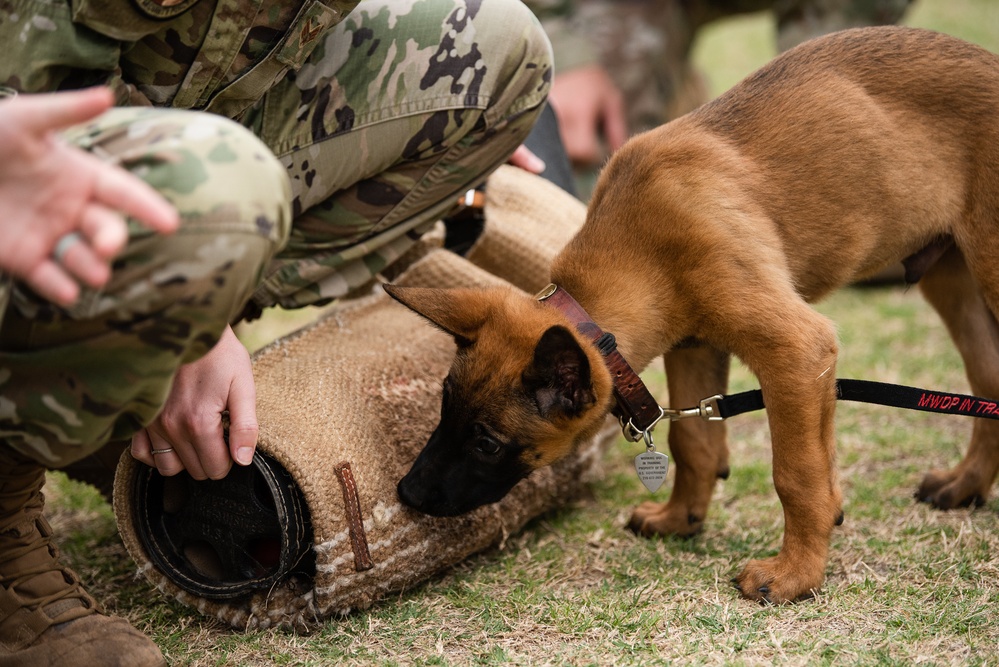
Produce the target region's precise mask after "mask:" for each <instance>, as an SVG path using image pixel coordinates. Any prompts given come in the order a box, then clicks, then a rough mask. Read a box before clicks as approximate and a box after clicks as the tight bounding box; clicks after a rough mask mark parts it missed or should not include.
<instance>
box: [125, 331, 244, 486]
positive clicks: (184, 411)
mask: <svg viewBox="0 0 999 667" xmlns="http://www.w3.org/2000/svg"><path fill="white" fill-rule="evenodd" d="M256 401H257V393H256V387H255V386H254V383H253V370H252V367H251V365H250V354H249V353H248V352H247V351H246V348H245V347H243V344H242V343H240V342H239V339H238V338H237V337H236V334H234V333H233V331H232V328H231V327H226V330H225V331H224V332H223V333H222V336H221V338H219V342H218V343H216V344H215V347H213V348H212V349H211V350H210V351H209V352H208V354H206V355H205V356H203V357H202V358H201V359H198V360H197V361H195V362H192V363H190V364H186V365H184V366H181V368H180V370H179V371H178V372H177V376H176V377H175V378H174V381H173V388H172V389H171V390H170V396H169V397H168V398H167V401H166V404H164V406H163V410H162V411H161V412H160V414H159V415H158V416H157V417H156V419H154V420H153V422H152V423H151V424H149V425H148V426H147V427H146V428H145V429H144V430H142V431H139V432H138V433H136V434H135V435H134V436H133V437H132V456H133V457H134V458H135V459H137V460H139V461H142V462H143V463H145V464H146V465H149V466H152V467H154V468H157V469H158V470H159V471H160V473H161V474H163V475H167V476H169V475H176V474H177V473H179V472H180V471H182V470H187V472H188V473H190V475H191V477H193V478H194V479H222V478H223V477H225V476H226V475H227V474H228V473H229V469H230V468H231V467H232V462H233V461H236V463H238V464H240V465H249V464H250V462H251V461H252V460H253V452H254V450H255V448H256V445H257V430H258V429H257V406H256ZM226 410H228V411H229V446H228V447H226V444H225V440H224V439H223V431H222V413H223V412H224V411H226Z"/></svg>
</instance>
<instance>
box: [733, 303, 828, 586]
mask: <svg viewBox="0 0 999 667" xmlns="http://www.w3.org/2000/svg"><path fill="white" fill-rule="evenodd" d="M775 321H777V322H780V323H781V324H782V325H783V326H784V327H785V330H783V331H774V330H772V329H771V330H769V331H765V330H764V331H761V332H759V334H760V335H758V336H757V337H755V338H753V339H752V340H753V341H754V344H753V345H752V346H751V347H750V348H749V349H745V350H744V352H743V353H741V354H740V356H742V358H743V359H744V360H745V361H746V363H747V364H748V365H749V366H750V368H752V369H753V371H754V372H755V373H756V376H757V378H758V379H759V381H760V386H761V388H762V390H763V400H764V402H765V403H766V406H767V416H768V419H769V423H770V436H771V441H772V447H773V474H774V486H775V487H776V489H777V495H778V496H779V497H780V500H781V504H782V506H783V509H784V543H783V545H782V546H781V550H780V552H779V553H778V554H777V555H776V556H775V557H773V558H767V559H763V560H754V561H750V562H749V563H748V564H747V565H746V567H745V569H743V571H742V572H741V573H740V574H739V576H738V577H737V578H736V585H737V586H738V587H739V590H740V591H741V592H742V594H743V595H744V596H745V597H747V598H749V599H752V600H757V601H759V602H772V603H781V602H789V601H793V600H798V599H802V598H806V597H810V596H811V594H812V593H813V591H815V590H817V589H818V588H819V587H820V586H821V585H822V582H823V580H824V579H825V567H826V561H827V559H828V552H829V540H830V537H831V534H832V530H833V527H834V526H835V525H837V524H838V523H840V522H841V521H842V495H841V492H840V489H839V484H838V480H837V476H836V471H835V452H834V425H833V414H834V412H835V405H836V373H835V358H836V338H835V333H834V329H833V326H832V324H831V323H830V322H829V321H828V320H826V319H825V318H823V317H822V316H820V315H818V313H815V312H814V311H812V310H811V309H810V308H808V307H807V306H806V305H805V304H804V303H801V304H800V307H798V308H796V309H795V312H794V313H790V312H789V313H787V316H786V317H784V318H775ZM761 343H762V344H761Z"/></svg>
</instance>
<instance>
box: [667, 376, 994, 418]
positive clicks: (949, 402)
mask: <svg viewBox="0 0 999 667" xmlns="http://www.w3.org/2000/svg"><path fill="white" fill-rule="evenodd" d="M836 398H837V399H839V400H841V401H858V402H860V403H875V404H877V405H887V406H891V407H893V408H905V409H907V410H923V411H925V412H941V413H944V414H950V415H964V416H967V417H984V418H987V419H999V402H997V401H992V400H989V399H986V398H979V397H978V396H967V395H965V394H950V393H943V392H939V391H929V390H927V389H919V388H917V387H906V386H904V385H899V384H888V383H885V382H872V381H869V380H843V379H838V380H836ZM764 407H765V406H764V405H763V392H761V391H760V390H759V389H753V390H750V391H743V392H740V393H738V394H729V395H726V396H715V397H712V398H707V399H704V401H701V408H691V409H690V411H691V412H693V411H698V412H700V413H701V414H700V415H699V416H702V417H704V418H707V419H728V418H729V417H734V416H735V415H741V414H742V413H744V412H752V411H754V410H762V409H763V408H764ZM705 411H707V412H708V413H709V414H704V412H705ZM682 412H688V411H687V410H684V411H682Z"/></svg>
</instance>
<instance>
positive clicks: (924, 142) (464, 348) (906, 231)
mask: <svg viewBox="0 0 999 667" xmlns="http://www.w3.org/2000/svg"><path fill="white" fill-rule="evenodd" d="M997 223H999V57H997V56H995V55H993V54H991V53H989V52H987V51H984V50H982V49H980V48H977V47H975V46H972V45H970V44H967V43H965V42H962V41H959V40H957V39H954V38H952V37H948V36H945V35H940V34H936V33H932V32H927V31H920V30H915V29H906V28H897V27H886V28H867V29H857V30H849V31H845V32H841V33H837V34H834V35H831V36H827V37H823V38H819V39H816V40H813V41H810V42H807V43H805V44H803V45H801V46H799V47H798V48H795V49H793V50H791V51H789V52H787V53H785V54H784V55H782V56H780V57H778V58H776V59H775V60H773V61H772V62H771V63H770V64H768V65H767V66H765V67H763V68H762V69H761V70H759V71H758V72H756V73H755V74H753V75H751V76H750V77H749V78H747V79H746V80H745V81H743V82H742V83H740V84H739V85H737V86H736V87H735V88H733V89H732V90H731V91H729V92H728V93H726V94H725V95H723V96H722V97H720V98H719V99H717V100H716V101H714V102H711V103H709V104H707V105H705V106H703V107H701V108H700V109H698V110H696V111H694V112H693V113H690V114H688V115H686V116H684V117H682V118H680V119H678V120H676V121H674V122H671V123H669V124H667V125H665V126H663V127H660V128H658V129H656V130H653V131H651V132H648V133H645V134H642V135H639V136H637V137H635V138H634V139H632V140H631V141H630V142H629V143H628V144H627V145H626V146H625V147H624V148H622V149H621V150H620V151H618V152H617V153H616V154H615V155H614V156H613V157H612V158H611V160H610V161H609V162H608V164H607V165H606V167H605V169H604V170H603V173H602V175H601V177H600V179H599V182H598V185H597V187H596V190H595V192H594V194H593V198H592V201H591V204H590V206H589V209H588V214H587V220H586V224H585V225H584V226H583V228H582V229H581V230H580V232H579V233H578V235H577V236H576V237H575V238H574V239H573V240H572V241H571V242H570V243H569V244H568V245H567V246H566V248H565V249H564V250H563V251H562V252H561V254H560V255H559V256H558V258H557V259H556V260H555V262H554V264H553V266H552V272H551V273H552V281H553V282H554V283H555V284H557V285H558V286H560V287H561V288H563V289H564V290H566V291H567V292H568V293H569V294H571V295H572V296H574V297H575V298H576V300H577V301H578V302H579V303H580V304H582V306H583V307H584V308H585V309H586V311H588V313H589V315H590V316H591V317H592V319H593V321H595V322H596V323H598V324H599V325H600V327H602V328H603V329H604V330H607V331H611V332H613V334H615V335H616V337H617V344H618V349H619V350H620V351H621V353H622V354H623V355H624V357H625V358H626V359H628V360H629V362H630V363H631V365H632V366H633V367H634V368H635V369H636V370H641V369H643V368H645V367H646V365H647V364H649V363H650V362H651V361H652V360H653V359H654V358H655V357H656V356H658V355H660V354H664V355H665V365H666V373H667V378H668V388H669V395H670V400H671V403H672V404H673V405H675V406H681V407H684V406H687V405H691V404H696V403H697V402H698V400H700V399H702V398H704V397H706V396H711V395H713V394H718V393H723V392H724V390H725V385H726V381H727V374H728V363H729V355H730V354H734V355H736V356H737V357H739V358H740V359H741V360H742V361H743V362H744V363H745V364H746V365H747V366H748V367H749V368H750V369H751V370H752V371H753V373H755V375H756V376H757V378H758V380H759V382H760V385H761V388H762V391H763V397H764V400H765V403H766V406H767V413H768V418H769V424H770V432H771V438H772V446H773V477H774V485H775V486H776V489H777V493H778V495H779V497H780V500H781V503H782V505H783V509H784V522H785V533H784V542H783V545H782V547H781V550H780V552H779V553H778V554H777V556H775V557H773V558H767V559H764V560H753V561H750V562H749V563H748V564H747V565H746V567H745V568H744V569H743V571H742V572H741V573H740V574H739V575H738V577H737V578H736V584H737V586H738V587H739V589H740V591H741V592H742V594H743V595H744V596H745V597H747V598H751V599H754V600H761V601H770V602H783V601H788V600H795V599H798V598H802V597H806V596H808V595H810V593H811V592H812V591H814V590H815V589H818V588H819V586H820V585H821V584H822V582H823V579H824V572H825V566H826V562H827V555H828V548H829V540H830V534H831V532H832V530H833V527H834V526H835V525H837V523H838V522H839V521H840V520H841V519H842V512H841V505H842V497H841V493H840V489H839V485H838V481H837V477H836V471H835V467H834V446H833V441H834V428H833V411H834V406H835V404H836V395H835V392H836V389H835V368H834V367H835V363H836V354H837V342H836V332H835V329H834V326H833V324H832V323H831V322H830V321H828V320H827V319H826V318H825V317H823V316H822V315H819V314H818V313H817V312H816V311H815V310H813V309H812V308H811V307H810V306H809V305H808V304H809V303H810V302H814V301H816V300H818V299H820V298H822V297H823V296H825V295H826V294H828V293H829V292H830V291H831V290H833V289H835V288H837V287H840V286H842V285H845V284H848V283H850V282H852V281H855V280H858V279H861V278H863V277H865V276H870V275H872V274H874V273H875V272H877V271H879V270H881V269H883V268H884V267H886V266H888V265H890V264H892V263H895V262H899V261H901V260H905V264H906V267H907V269H908V276H909V278H910V280H913V281H917V280H918V281H919V285H920V288H921V290H922V292H923V294H924V295H925V297H926V299H927V300H928V301H929V302H930V303H931V304H932V305H933V307H934V308H935V309H936V310H937V311H938V312H939V313H940V315H941V316H942V318H943V320H944V321H945V322H946V324H947V327H948V328H949V330H950V332H951V335H952V337H953V338H954V340H955V342H956V344H957V347H958V348H959V349H960V352H961V354H962V356H963V358H964V361H965V365H966V368H967V375H968V379H969V380H970V384H971V387H972V390H973V391H974V392H975V393H977V394H980V395H983V396H987V397H992V398H999V326H997V324H996V319H995V317H994V315H995V314H996V313H999V225H997ZM920 279H921V280H920ZM388 289H389V292H390V294H392V296H394V297H395V298H396V299H398V300H399V301H401V302H402V303H404V304H405V305H407V306H409V307H410V308H412V309H413V310H415V311H417V312H419V313H421V314H422V315H424V316H425V317H426V318H428V319H429V320H430V321H432V322H434V323H435V324H437V325H438V326H440V327H441V328H443V329H444V330H446V331H448V332H450V333H451V334H453V335H454V337H455V339H456V341H457V343H458V351H457V354H456V357H455V360H454V363H453V366H452V367H451V370H450V374H449V375H448V377H447V379H446V380H445V382H444V395H443V407H442V413H441V422H440V425H439V426H438V428H437V430H436V432H435V433H434V434H433V436H432V437H431V439H430V441H429V443H428V444H427V446H426V448H425V449H424V451H423V452H422V453H421V454H420V456H419V457H418V460H417V461H416V463H415V464H414V466H413V468H412V470H411V471H410V472H409V474H408V475H407V476H406V477H405V478H404V479H403V480H402V482H401V483H400V485H399V492H400V497H401V498H402V500H403V501H404V502H406V503H407V504H409V505H411V506H413V507H415V508H417V509H419V510H422V511H424V512H427V513H430V514H436V515H449V514H457V513H461V512H464V511H467V510H469V509H472V508H473V507H476V506H478V505H481V504H483V503H487V502H492V501H494V500H496V499H498V498H500V497H502V496H503V495H504V494H505V493H506V492H507V491H508V490H509V489H510V488H511V487H512V486H513V484H515V483H516V482H517V480H519V479H520V478H522V477H523V476H525V475H527V474H528V473H529V472H530V471H531V470H534V469H536V468H538V467H540V466H543V465H547V464H549V463H551V462H552V461H555V460H557V459H559V458H561V457H563V456H565V455H566V454H567V453H568V452H569V451H571V450H572V448H573V446H574V445H575V444H576V443H577V442H578V441H580V440H581V439H582V438H585V437H588V436H589V435H590V434H592V433H593V432H594V431H595V430H596V429H598V428H599V427H600V425H601V423H602V422H603V420H604V417H605V415H606V414H607V412H608V410H609V409H610V407H611V403H612V398H611V396H612V391H611V385H612V379H611V377H610V374H609V372H608V370H607V368H606V367H605V365H604V362H603V361H602V357H601V353H600V352H599V351H598V349H597V348H596V346H595V345H594V344H593V343H592V342H591V341H590V339H589V338H588V337H585V336H582V335H580V334H579V332H577V331H575V330H574V327H573V325H572V323H571V322H570V320H569V319H567V318H566V317H565V316H564V315H563V314H562V313H561V312H560V311H558V310H557V309H555V308H553V307H550V306H548V305H546V304H543V303H538V302H537V301H534V300H532V299H530V298H527V297H525V296H524V295H522V294H518V293H515V292H513V291H505V290H502V289H495V290H451V291H449V290H433V289H416V288H412V289H401V288H392V287H389V288H388ZM669 445H670V449H671V450H672V454H673V457H674V460H675V462H676V479H675V484H674V488H673V492H672V495H671V497H670V499H669V502H667V503H665V504H659V503H654V502H646V503H644V504H642V505H640V506H639V507H638V508H637V509H636V510H635V511H634V515H633V517H632V519H631V526H632V528H633V529H635V530H636V531H638V532H640V533H641V534H643V535H652V534H675V535H690V534H693V533H695V532H696V531H698V530H699V529H700V528H701V526H702V524H703V522H704V519H705V516H706V514H707V510H708V503H709V501H710V499H711V494H712V489H713V488H714V485H715V480H716V479H717V478H718V477H725V476H726V474H727V473H728V450H727V445H726V440H725V431H724V427H723V426H722V425H721V424H718V423H706V422H702V421H699V420H687V421H678V422H675V423H673V424H671V427H670V432H669ZM997 465H999V430H997V423H996V422H993V421H988V420H976V423H975V425H974V432H973V435H972V440H971V447H970V450H969V452H968V454H967V456H966V457H965V459H964V460H963V461H962V462H961V463H960V464H959V465H958V466H957V467H956V468H954V469H953V470H950V471H935V472H930V473H929V474H927V475H926V477H925V479H924V480H923V482H922V485H921V487H920V489H919V491H918V497H919V498H920V499H922V500H924V501H927V502H930V503H932V504H933V505H935V506H937V507H940V508H944V509H946V508H951V507H957V506H962V505H968V504H971V503H981V502H982V501H983V499H984V498H986V497H987V495H988V492H989V488H990V487H991V485H992V482H993V480H994V478H995V476H996V471H997Z"/></svg>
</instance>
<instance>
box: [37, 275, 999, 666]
mask: <svg viewBox="0 0 999 667" xmlns="http://www.w3.org/2000/svg"><path fill="white" fill-rule="evenodd" d="M822 310H823V312H825V313H826V314H828V315H829V316H830V317H832V318H833V319H835V320H836V321H837V322H839V324H840V328H841V339H842V348H843V355H842V360H841V363H840V367H839V375H840V376H841V377H864V378H872V379H880V380H886V381H895V382H904V383H909V384H913V385H919V386H926V387H934V388H940V389H950V390H954V391H959V392H962V391H967V386H966V383H965V381H964V378H963V375H962V373H961V371H960V370H959V369H960V363H959V360H958V358H957V356H956V353H955V352H954V351H953V350H952V348H951V346H950V343H949V341H948V339H947V337H946V333H945V332H944V331H943V328H942V326H941V325H940V324H939V322H938V321H937V320H936V316H935V315H934V314H933V313H932V312H931V311H930V310H929V309H928V308H927V307H926V306H925V305H924V304H923V302H922V300H921V299H920V297H919V296H918V294H917V293H916V292H915V291H905V290H902V289H901V288H897V287H889V288H877V289H852V290H847V291H845V292H842V293H840V294H838V295H836V296H835V297H834V298H832V299H831V300H830V301H828V302H827V303H826V304H824V305H823V306H822ZM646 376H647V377H648V380H649V382H650V383H652V384H653V385H660V386H661V383H662V377H661V374H659V373H658V372H656V371H655V370H652V371H650V372H648V373H646ZM752 386H754V383H753V379H752V378H751V377H750V376H749V374H748V373H747V372H746V371H745V370H744V369H742V368H740V367H736V369H735V371H734V378H733V387H732V389H733V390H740V389H745V388H750V387H752ZM970 427H971V421H970V419H967V418H963V417H951V416H941V415H930V414H924V413H916V412H910V411H903V410H895V409H891V408H882V407H877V406H866V405H861V404H852V403H842V404H840V406H839V409H838V434H839V468H840V471H841V474H842V484H843V488H844V492H845V496H846V507H845V510H846V522H845V524H844V525H843V526H842V527H840V528H839V529H837V530H836V532H835V535H834V539H833V545H832V556H831V559H830V562H829V566H828V568H827V582H826V585H825V586H824V588H823V590H822V592H821V594H820V595H819V597H818V598H817V599H815V600H812V601H810V602H805V603H800V604H797V605H789V606H783V607H761V606H758V605H756V604H753V603H750V602H747V601H744V600H741V599H740V598H739V597H738V595H737V594H736V592H735V590H734V589H733V588H732V585H731V584H730V581H729V580H730V579H731V577H732V576H734V575H735V574H736V573H737V572H738V571H739V569H740V568H741V566H742V565H743V564H744V563H745V562H746V561H747V560H750V559H752V558H758V557H761V556H767V555H770V554H773V553H775V552H776V550H777V549H778V548H779V546H780V539H781V531H782V518H781V512H780V505H779V503H778V501H777V497H776V494H775V492H774V490H773V486H772V480H771V471H770V449H769V436H768V433H767V429H766V423H765V418H764V416H763V415H762V414H748V415H743V416H740V417H736V418H734V419H733V420H732V421H731V422H730V424H729V428H730V439H731V447H732V457H731V461H732V475H731V477H730V479H729V480H728V481H725V482H722V483H720V484H719V487H718V490H717V492H716V497H715V502H714V505H713V506H712V510H711V514H710V516H709V519H708V522H707V527H706V530H705V532H704V533H703V534H702V535H700V536H698V537H695V538H693V539H690V540H679V539H652V540H647V539H642V538H638V537H635V536H633V535H632V534H631V533H629V532H628V531H627V530H626V529H625V524H626V522H627V519H628V516H629V511H630V508H631V507H632V505H634V504H636V503H637V502H639V501H641V500H644V499H646V498H647V497H648V493H647V492H646V491H645V490H644V488H643V487H642V486H641V484H640V483H639V482H638V480H637V478H636V477H635V475H634V472H633V469H632V467H631V459H632V457H633V456H634V455H635V454H636V453H638V452H637V450H636V446H635V445H633V444H629V443H625V442H623V441H622V442H620V443H619V444H618V445H617V446H615V447H613V448H612V449H611V450H610V451H609V452H608V454H607V457H606V462H605V468H606V470H605V476H604V478H603V480H602V481H601V482H599V483H598V484H595V485H594V487H593V489H592V496H591V497H588V498H584V499H580V500H577V501H575V502H574V503H572V504H571V505H570V506H568V507H566V508H565V509H563V510H560V511H557V512H554V513H551V514H549V515H546V516H544V517H542V518H539V519H538V520H536V521H534V522H533V523H532V524H530V525H529V526H528V528H527V529H526V530H525V531H523V532H522V533H521V534H520V535H517V536H515V537H513V538H511V539H510V540H509V541H508V542H507V544H506V546H505V548H503V549H501V550H493V551H490V552H488V553H485V554H481V555H479V556H476V557H473V558H471V559H469V560H467V561H466V562H464V563H462V564H461V565H459V566H457V567H455V568H454V569H452V570H451V571H449V572H447V573H445V574H444V575H442V576H441V577H439V578H437V579H434V580H432V581H430V582H427V583H426V584H425V585H423V586H421V587H419V588H417V589H415V590H412V591H409V592H407V593H405V594H402V595H399V596H395V597H393V598H391V599H389V600H385V601H383V602H382V603H380V604H378V605H376V606H375V607H374V608H372V609H370V610H369V611H367V612H363V613H357V614H354V615H352V616H349V617H347V618H345V619H342V620H334V621H331V622H329V624H328V625H327V626H326V627H325V628H324V629H322V630H321V631H319V632H317V633H315V634H313V635H310V636H307V637H303V636H296V635H293V634H288V633H284V632H259V633H249V634H240V633H234V632H232V631H230V630H229V629H228V628H226V627H223V626H221V625H219V624H217V623H215V622H214V621H212V620H208V619H205V618H204V617H201V616H199V615H198V614H197V613H196V612H192V610H190V609H188V608H186V607H183V606H181V605H179V604H177V603H174V602H171V601H167V600H163V599H162V598H161V597H160V596H159V595H158V594H157V593H156V592H155V591H150V589H149V587H148V586H147V585H146V584H145V582H144V581H142V580H136V579H135V578H134V577H133V570H134V567H133V565H132V563H131V561H130V560H129V559H128V557H127V555H126V554H125V552H124V550H123V548H122V547H121V545H120V543H119V541H118V539H117V536H116V534H115V525H114V520H113V517H112V516H111V513H110V511H109V509H108V508H107V505H106V504H104V503H103V501H101V500H100V499H99V498H98V497H97V496H96V494H93V493H91V492H90V490H89V489H88V488H86V487H83V486H80V485H77V484H74V483H70V482H66V481H64V480H61V479H60V478H59V476H53V479H54V480H55V481H56V482H57V483H56V484H55V485H54V488H53V489H52V493H51V495H52V496H53V497H52V502H51V504H52V505H53V506H54V507H55V508H57V510H56V512H55V515H54V517H55V524H56V527H57V530H58V532H59V534H60V535H64V536H67V538H68V541H67V540H64V541H63V543H64V549H65V551H66V552H67V554H68V556H69V558H70V560H71V561H72V562H73V563H74V564H75V566H76V567H77V568H78V570H79V571H80V572H81V574H82V576H83V577H84V580H85V581H86V582H87V584H88V587H89V588H90V590H91V591H92V592H94V593H95V594H96V595H98V596H99V597H100V598H101V599H102V601H103V602H104V603H105V604H106V605H108V606H109V607H110V608H111V609H112V610H114V611H117V612H118V613H121V614H123V615H125V616H127V617H129V618H130V619H131V620H132V621H133V622H134V623H135V624H137V625H138V626H139V627H142V628H143V629H144V630H145V631H147V632H149V633H150V634H151V635H152V636H153V637H154V638H155V640H156V641H157V642H158V643H159V645H160V646H161V647H162V648H163V650H164V652H165V653H166V654H167V656H168V657H169V659H170V660H171V662H173V663H175V664H189V665H198V666H206V665H231V664H239V665H271V664H278V665H281V664H289V665H291V664H294V665H327V664H348V665H351V664H356V665H362V664H363V665H366V664H421V665H436V664H440V665H466V664H482V665H491V664H530V665H539V664H574V665H588V664H594V665H597V664H621V665H623V664H649V663H651V662H657V661H664V662H665V661H672V662H676V663H679V664H746V665H753V664H773V663H778V664H790V665H805V664H808V665H812V664H886V665H891V664H899V665H903V664H904V665H909V664H933V665H940V664H953V665H967V664H995V663H996V662H997V661H999V624H996V623H995V622H994V615H995V613H996V611H997V609H999V585H997V582H999V576H997V575H999V556H997V554H999V512H997V510H999V503H997V501H995V500H992V501H990V502H989V503H988V504H986V505H985V506H984V507H982V508H980V509H977V510H974V511H971V510H957V511H951V512H938V511H934V510H932V509H930V508H928V507H926V506H925V505H921V504H918V503H916V502H915V501H914V500H913V498H912V493H913V491H914V489H915V488H916V486H917V485H918V483H919V481H920V479H921V478H922V474H923V473H924V472H925V471H926V470H928V469H929V468H933V467H941V466H949V465H953V464H954V463H956V462H957V461H958V460H959V458H960V456H961V454H962V452H963V450H964V448H965V442H966V439H967V437H968V435H969V433H970ZM50 486H53V485H50ZM668 486H669V485H668V483H667V487H668ZM658 497H661V498H663V499H664V498H665V497H666V492H665V491H661V492H660V493H659V494H658ZM70 536H72V537H70Z"/></svg>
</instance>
